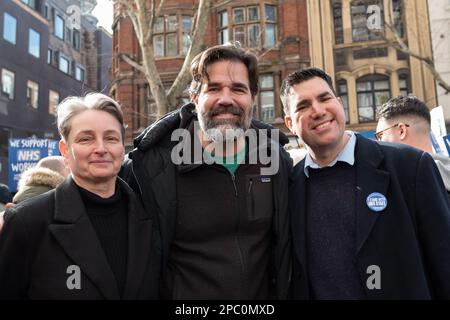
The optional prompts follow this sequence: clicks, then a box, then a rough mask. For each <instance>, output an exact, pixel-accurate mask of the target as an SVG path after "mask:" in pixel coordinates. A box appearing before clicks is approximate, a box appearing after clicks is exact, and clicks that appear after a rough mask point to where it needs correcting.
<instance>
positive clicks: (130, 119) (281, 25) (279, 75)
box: [111, 0, 310, 145]
mask: <svg viewBox="0 0 450 320" xmlns="http://www.w3.org/2000/svg"><path fill="white" fill-rule="evenodd" d="M196 2H197V1H195V0H180V1H173V0H168V1H166V4H165V7H164V8H163V11H162V16H161V17H160V19H158V20H157V22H156V25H155V30H154V36H153V44H154V54H155V56H156V57H157V67H158V71H159V73H160V75H161V78H162V81H163V83H164V85H165V86H166V88H168V87H170V85H171V83H172V82H173V80H174V79H175V77H176V76H177V74H178V71H179V70H180V68H181V66H182V63H183V60H184V56H185V53H186V51H187V46H188V45H189V33H190V32H191V27H192V17H193V16H194V14H195V7H196ZM306 16H307V7H306V0H284V1H282V0H279V1H277V0H245V1H223V0H215V1H212V8H211V10H210V13H209V20H208V27H207V31H206V36H205V45H206V46H212V45H215V44H220V43H224V42H227V41H239V42H240V43H241V45H242V46H243V47H245V48H247V49H249V50H252V51H253V52H254V53H255V54H256V55H257V56H258V57H259V61H260V62H259V67H260V68H259V71H260V88H261V90H260V93H259V95H258V99H257V105H256V107H255V110H254V117H256V118H258V119H261V120H263V121H266V122H269V123H272V124H274V125H275V126H280V127H284V125H283V111H282V106H281V102H280V100H279V88H280V85H281V80H282V79H283V78H284V77H285V76H286V75H287V74H289V73H290V72H292V71H294V70H296V69H298V68H300V67H305V66H308V65H309V63H310V61H309V55H310V53H309V47H308V43H309V40H308V29H307V27H308V22H307V19H306ZM133 34H134V31H133V26H132V24H131V21H130V20H129V19H128V18H123V17H120V16H118V14H117V12H116V17H115V20H114V23H113V63H112V66H113V67H112V75H113V81H112V84H111V94H112V96H114V97H115V98H116V99H117V100H119V101H120V102H121V104H122V106H123V107H124V113H125V117H126V119H125V120H126V123H127V124H128V128H129V130H127V136H126V143H127V145H130V144H131V141H132V137H135V136H136V135H137V134H139V133H140V132H141V131H142V130H143V129H144V128H145V127H146V126H147V125H148V124H150V123H152V122H153V121H155V120H156V117H155V110H154V107H152V97H151V93H150V90H149V88H148V85H147V83H146V80H145V78H144V77H143V76H142V75H140V74H139V73H138V72H136V71H135V70H134V69H133V68H132V67H131V66H129V65H128V64H127V63H125V62H123V61H119V60H118V59H117V58H116V55H117V53H132V54H134V55H135V56H139V47H138V41H137V39H136V37H135V36H133ZM187 100H188V96H187V94H186V101H187Z"/></svg>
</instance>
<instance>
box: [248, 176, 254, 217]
mask: <svg viewBox="0 0 450 320" xmlns="http://www.w3.org/2000/svg"><path fill="white" fill-rule="evenodd" d="M247 193H248V196H249V197H250V203H251V206H250V212H249V214H250V215H251V217H252V219H254V218H255V197H254V195H253V179H250V181H249V185H248V192H247Z"/></svg>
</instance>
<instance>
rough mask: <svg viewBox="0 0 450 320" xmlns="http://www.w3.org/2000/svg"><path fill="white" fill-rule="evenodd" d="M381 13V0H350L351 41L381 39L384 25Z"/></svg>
mask: <svg viewBox="0 0 450 320" xmlns="http://www.w3.org/2000/svg"><path fill="white" fill-rule="evenodd" d="M383 15H384V13H383V0H355V1H352V3H351V16H352V36H353V41H354V42H359V41H369V40H379V39H382V37H383V32H382V30H383V25H384V16H383ZM369 27H370V29H369Z"/></svg>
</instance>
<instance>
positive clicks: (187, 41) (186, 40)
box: [182, 16, 192, 55]
mask: <svg viewBox="0 0 450 320" xmlns="http://www.w3.org/2000/svg"><path fill="white" fill-rule="evenodd" d="M182 21H183V50H182V53H183V55H186V54H187V52H188V50H189V47H190V46H191V42H192V40H191V31H192V18H191V17H190V16H183V17H182Z"/></svg>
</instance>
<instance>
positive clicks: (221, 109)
mask: <svg viewBox="0 0 450 320" xmlns="http://www.w3.org/2000/svg"><path fill="white" fill-rule="evenodd" d="M223 113H230V114H232V115H235V116H242V115H243V114H244V110H243V109H242V108H240V107H236V106H218V107H216V108H213V109H211V110H209V111H208V112H207V115H208V116H209V117H214V116H217V115H219V114H223Z"/></svg>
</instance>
